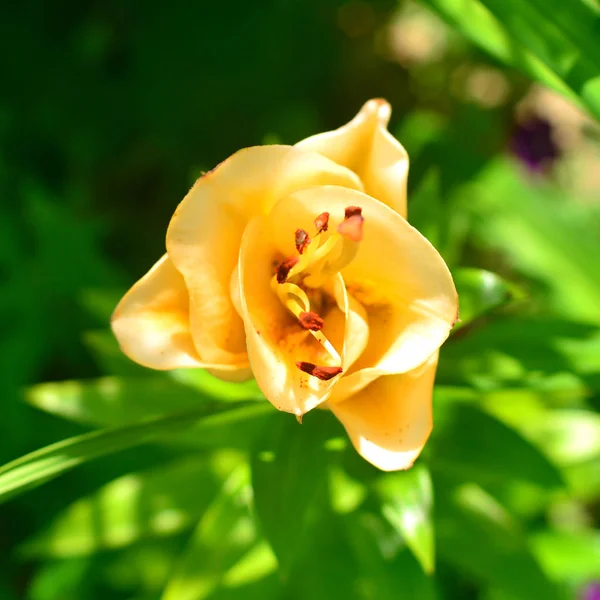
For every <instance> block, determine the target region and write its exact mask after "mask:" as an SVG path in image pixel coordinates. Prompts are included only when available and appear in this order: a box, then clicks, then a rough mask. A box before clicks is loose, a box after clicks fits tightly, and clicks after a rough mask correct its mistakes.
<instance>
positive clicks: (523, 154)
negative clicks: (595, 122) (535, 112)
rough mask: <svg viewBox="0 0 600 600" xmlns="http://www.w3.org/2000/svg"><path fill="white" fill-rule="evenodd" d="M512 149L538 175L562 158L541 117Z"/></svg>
mask: <svg viewBox="0 0 600 600" xmlns="http://www.w3.org/2000/svg"><path fill="white" fill-rule="evenodd" d="M510 149H511V150H512V152H513V153H514V154H515V155H516V156H517V157H518V158H519V159H520V160H521V162H522V163H523V164H524V165H525V166H526V167H527V168H528V169H529V170H531V171H534V172H536V173H543V172H545V171H546V170H547V169H548V167H550V166H551V165H552V163H553V162H554V161H555V160H556V159H557V158H558V157H559V156H560V150H559V148H558V146H557V144H556V142H555V141H554V139H553V136H552V125H551V124H550V122H549V121H547V120H546V119H542V118H540V117H532V118H530V119H529V120H527V121H523V122H522V123H519V124H517V126H516V127H515V129H514V131H513V134H512V136H511V139H510ZM594 600H595V599H594Z"/></svg>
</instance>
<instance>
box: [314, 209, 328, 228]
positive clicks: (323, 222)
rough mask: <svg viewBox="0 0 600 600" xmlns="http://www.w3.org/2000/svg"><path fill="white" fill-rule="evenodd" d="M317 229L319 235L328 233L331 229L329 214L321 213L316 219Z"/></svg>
mask: <svg viewBox="0 0 600 600" xmlns="http://www.w3.org/2000/svg"><path fill="white" fill-rule="evenodd" d="M315 227H316V228H317V233H321V231H327V229H328V228H329V213H328V212H324V213H321V214H320V215H319V216H318V217H317V218H316V219H315Z"/></svg>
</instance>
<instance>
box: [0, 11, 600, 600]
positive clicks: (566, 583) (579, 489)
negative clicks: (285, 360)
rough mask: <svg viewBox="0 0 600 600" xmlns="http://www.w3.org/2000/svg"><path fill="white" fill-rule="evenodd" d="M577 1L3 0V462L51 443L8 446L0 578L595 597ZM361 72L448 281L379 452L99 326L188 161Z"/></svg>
mask: <svg viewBox="0 0 600 600" xmlns="http://www.w3.org/2000/svg"><path fill="white" fill-rule="evenodd" d="M599 14H600V8H599V4H598V2H597V0H568V1H567V0H423V1H422V2H420V3H416V2H412V1H410V2H408V1H407V2H405V1H401V2H395V1H391V0H376V1H373V2H367V1H364V0H349V1H348V0H304V1H302V2H301V1H299V0H264V1H259V2H233V3H227V2H202V1H196V2H189V1H183V0H172V1H171V2H169V3H166V4H162V3H148V2H116V1H114V0H106V1H104V2H101V3H100V2H83V3H82V2H74V1H73V0H55V1H54V2H49V1H48V0H23V2H21V3H16V2H15V3H8V2H5V3H4V4H3V6H2V8H0V55H1V56H2V61H1V63H0V64H1V65H2V66H1V71H0V75H1V80H0V81H1V83H0V193H1V195H2V219H1V220H0V279H1V281H2V294H1V296H0V307H1V311H0V324H1V332H2V333H1V335H0V395H1V397H2V419H0V458H1V462H2V463H8V462H9V461H13V460H14V459H17V458H18V457H20V456H22V455H25V454H27V453H30V452H33V451H36V450H37V449H39V448H42V447H44V446H48V445H50V446H49V448H47V449H46V450H41V451H39V452H37V453H34V454H30V455H28V456H26V457H25V458H24V459H21V460H20V461H17V462H13V463H11V464H9V465H8V466H7V467H5V468H3V469H0V500H3V501H6V503H5V504H3V505H2V507H1V509H0V598H2V600H4V599H6V600H14V599H27V600H79V599H83V598H86V599H102V600H105V599H111V600H112V599H113V598H114V599H117V600H120V599H123V600H158V599H162V600H200V599H205V598H210V599H213V598H214V599H239V600H243V599H249V598H269V599H271V598H272V599H288V598H290V599H310V600H313V599H314V600H319V599H321V598H323V599H325V598H327V599H329V598H332V597H339V598H348V599H354V598H356V599H361V600H362V599H365V600H366V599H369V600H379V599H388V598H390V599H391V598H406V599H417V600H420V599H425V600H446V599H448V600H455V599H463V598H464V599H482V600H511V599H512V600H533V599H537V598H544V599H545V600H554V599H561V598H563V599H567V598H582V599H584V598H585V600H597V599H598V598H599V597H600V533H599V531H598V524H599V522H600V416H599V415H598V409H599V408H600V258H599V257H600V126H599V125H598V118H600V44H598V39H600V38H599V36H600V25H599V23H600V21H599ZM372 97H384V98H386V99H387V100H389V101H390V102H391V104H392V106H393V111H394V112H393V116H392V123H391V130H392V132H393V133H394V134H395V135H396V136H397V137H398V138H399V139H400V141H401V142H402V143H403V144H404V145H405V147H406V148H407V150H408V151H409V154H410V156H411V173H410V178H409V220H410V221H411V222H412V223H413V224H414V225H415V226H416V227H417V228H419V229H420V230H421V231H422V232H423V233H424V235H426V236H427V237H428V239H430V241H431V242H432V243H433V244H434V245H435V246H436V247H437V248H438V250H439V251H440V252H441V253H442V255H443V256H444V258H445V259H446V261H447V262H448V264H449V265H450V267H451V269H452V271H453V274H454V276H455V280H456V283H457V287H458V288H459V292H460V295H461V318H462V323H461V324H460V326H459V328H458V329H456V330H455V332H454V333H453V335H452V337H451V339H450V340H449V341H448V342H447V344H446V345H445V346H444V348H443V350H442V358H441V361H440V368H439V373H438V377H437V380H436V381H437V387H436V393H435V400H434V413H435V429H434V433H433V435H432V438H431V440H430V442H429V443H428V445H427V447H426V450H425V452H424V455H423V456H422V457H421V458H420V459H419V460H418V462H417V464H416V466H415V467H414V468H413V469H411V470H410V471H408V472H403V473H396V474H383V473H379V472H377V471H376V470H375V469H374V468H371V467H370V466H369V465H368V464H367V463H365V462H364V461H362V459H360V458H359V457H358V456H357V455H356V453H355V452H354V450H353V449H352V448H351V447H349V445H348V442H347V440H346V437H345V435H344V433H343V430H342V428H341V427H340V426H339V424H337V423H336V422H335V421H334V419H333V418H331V417H330V415H329V414H326V413H322V412H320V411H318V414H314V415H313V414H312V413H311V414H310V415H308V416H307V417H306V419H305V423H304V425H303V426H302V427H300V426H298V425H297V424H296V422H295V420H294V419H293V418H292V417H290V416H286V415H283V414H278V413H274V412H273V411H271V410H270V406H269V405H268V404H267V403H266V402H265V401H264V400H263V401H262V402H260V401H259V402H256V400H260V397H259V394H258V391H257V389H256V388H255V386H254V385H253V384H247V385H246V384H244V385H242V386H237V387H236V386H233V385H226V384H221V383H220V382H217V381H215V380H213V379H211V378H210V377H209V376H207V375H206V374H204V373H194V372H174V373H168V374H164V373H163V374H158V373H153V372H149V371H147V370H145V369H143V368H141V367H137V366H136V365H134V364H132V363H130V362H129V361H128V360H127V359H126V358H125V357H123V356H122V355H121V354H120V353H119V351H118V348H117V346H116V343H115V341H114V340H113V338H112V336H111V334H110V332H109V329H108V319H109V316H110V313H111V311H112V309H113V308H114V306H115V304H116V302H117V300H118V299H119V297H120V295H121V294H122V293H123V292H124V291H125V290H126V289H127V287H128V286H129V285H131V284H132V283H133V282H134V281H135V280H136V279H137V278H138V277H139V276H141V275H142V274H143V273H144V272H145V271H146V270H147V268H148V267H149V266H150V265H151V264H152V263H153V262H154V261H155V260H156V259H157V258H158V257H159V256H160V255H161V254H162V253H163V251H164V234H165V230H166V226H167V224H168V221H169V219H170V216H171V214H172V213H173V210H174V208H175V207H176V205H177V203H178V202H179V200H180V199H181V198H182V197H183V196H184V194H185V192H186V191H187V189H188V188H189V187H190V185H191V184H192V182H193V181H194V179H195V178H196V177H197V176H198V175H199V174H200V173H201V172H202V171H204V170H208V169H210V168H212V167H213V166H215V165H216V164H217V163H218V162H220V161H221V160H223V159H224V158H226V157H227V156H228V155H229V154H231V153H232V152H234V151H235V150H237V149H239V148H241V147H245V146H250V145H256V144H262V143H274V142H278V143H286V144H293V143H295V142H296V141H299V140H300V139H302V138H304V137H306V136H308V135H311V134H313V133H317V132H320V131H325V130H328V129H331V128H335V127H338V126H340V125H341V124H343V123H345V122H346V121H347V120H349V119H350V118H351V117H352V116H353V115H354V114H355V113H356V112H357V110H358V109H359V108H360V106H361V105H362V104H363V102H364V101H366V100H367V99H369V98H372ZM182 411H183V412H182ZM148 418H151V420H150V421H148ZM98 427H100V428H101V429H98ZM67 439H68V441H66V442H61V443H59V444H58V445H51V444H54V443H56V442H59V441H60V440H67ZM91 459H95V460H91ZM88 461H90V462H89V463H88ZM82 463H86V464H85V465H83V466H81V467H80V468H78V469H73V470H72V467H75V466H77V465H80V464H82ZM41 483H44V485H42V486H40V487H37V486H38V485H39V484H41ZM33 488H36V489H33Z"/></svg>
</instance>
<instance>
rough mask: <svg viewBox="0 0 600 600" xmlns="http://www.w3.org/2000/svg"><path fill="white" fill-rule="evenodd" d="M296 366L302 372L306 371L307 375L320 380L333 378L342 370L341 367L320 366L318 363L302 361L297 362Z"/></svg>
mask: <svg viewBox="0 0 600 600" xmlns="http://www.w3.org/2000/svg"><path fill="white" fill-rule="evenodd" d="M296 366H297V367H298V368H299V369H300V370H301V371H303V372H304V373H308V374H309V375H312V376H313V377H316V378H317V379H320V380H321V381H328V380H329V379H333V378H334V377H335V376H336V375H339V374H340V373H341V372H342V367H321V366H319V365H314V364H313V363H309V362H303V361H299V362H297V363H296Z"/></svg>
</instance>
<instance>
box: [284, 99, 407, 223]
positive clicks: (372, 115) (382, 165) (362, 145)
mask: <svg viewBox="0 0 600 600" xmlns="http://www.w3.org/2000/svg"><path fill="white" fill-rule="evenodd" d="M390 115H391V107H390V105H389V104H388V103H387V102H386V101H385V100H381V99H375V100H369V101H368V102H367V103H366V104H365V105H364V106H363V107H362V108H361V109H360V111H359V113H358V114H357V115H356V116H355V117H354V119H352V121H350V122H349V123H347V124H346V125H344V126H342V127H340V128H339V129H336V130H334V131H327V132H325V133H320V134H317V135H314V136H312V137H309V138H307V139H305V140H302V141H301V142H299V143H298V144H296V145H297V147H299V148H302V149H303V150H312V151H314V152H319V153H320V154H322V155H323V156H326V157H327V158H330V159H331V160H333V161H335V162H336V163H338V164H340V165H343V166H345V167H348V168H349V169H352V170H353V171H354V172H355V173H357V174H358V175H359V177H360V178H361V180H362V182H363V184H364V186H365V192H366V193H367V194H369V195H370V196H373V197H374V198H377V200H380V201H381V202H383V203H385V204H387V205H388V206H390V207H391V208H393V209H394V210H395V211H396V212H398V213H399V214H400V215H402V216H403V217H406V180H407V177H408V155H407V154H406V150H404V148H403V147H402V145H401V144H400V143H399V142H398V140H396V139H395V138H394V137H393V136H392V135H391V134H390V133H389V131H388V130H387V125H388V122H389V120H390Z"/></svg>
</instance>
